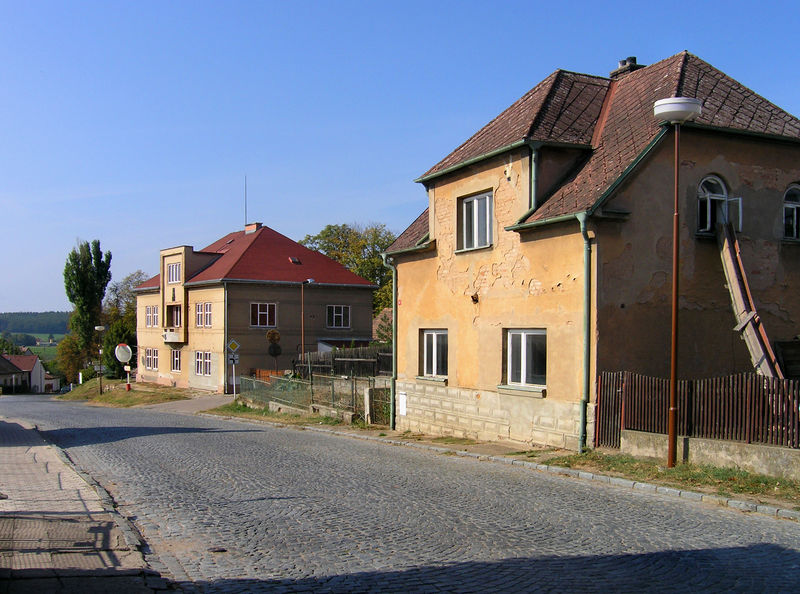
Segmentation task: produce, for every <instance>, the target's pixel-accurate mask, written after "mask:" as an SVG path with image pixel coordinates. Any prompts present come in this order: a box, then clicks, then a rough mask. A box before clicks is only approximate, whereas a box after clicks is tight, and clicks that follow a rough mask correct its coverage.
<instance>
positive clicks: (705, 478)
mask: <svg viewBox="0 0 800 594" xmlns="http://www.w3.org/2000/svg"><path fill="white" fill-rule="evenodd" d="M553 453H554V450H552V449H551V450H547V451H546V450H531V451H526V452H514V453H512V454H510V455H512V456H518V457H519V456H524V457H526V458H531V457H535V458H539V461H540V462H542V463H544V464H548V465H551V466H562V467H564V468H575V469H580V470H586V471H589V472H595V473H598V474H605V475H610V476H618V477H622V478H626V479H628V480H632V481H640V482H644V483H654V484H659V485H664V486H668V487H674V488H677V489H686V490H690V491H700V492H705V493H712V494H715V495H721V496H723V497H733V498H741V497H742V496H746V497H747V498H750V499H753V500H755V501H757V502H759V503H763V504H774V503H776V502H779V503H783V504H790V505H789V507H792V508H793V509H795V510H800V481H795V480H791V479H782V478H774V477H770V476H764V475H761V474H755V473H752V472H746V471H744V470H737V469H735V468H722V467H718V466H708V465H701V464H677V465H676V466H675V467H674V468H667V467H666V466H664V462H663V461H658V460H653V459H648V458H634V457H633V456H628V455H625V454H606V453H603V452H598V451H595V450H592V451H589V452H587V453H585V454H568V455H550V454H553Z"/></svg>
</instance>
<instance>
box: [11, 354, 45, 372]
mask: <svg viewBox="0 0 800 594" xmlns="http://www.w3.org/2000/svg"><path fill="white" fill-rule="evenodd" d="M3 357H5V358H6V359H7V360H8V361H11V363H13V364H14V365H15V366H16V367H17V368H18V369H19V370H20V371H33V367H34V365H36V362H37V361H38V360H39V357H38V355H6V354H5V353H3Z"/></svg>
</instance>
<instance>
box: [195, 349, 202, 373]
mask: <svg viewBox="0 0 800 594" xmlns="http://www.w3.org/2000/svg"><path fill="white" fill-rule="evenodd" d="M194 374H195V375H203V351H195V353H194Z"/></svg>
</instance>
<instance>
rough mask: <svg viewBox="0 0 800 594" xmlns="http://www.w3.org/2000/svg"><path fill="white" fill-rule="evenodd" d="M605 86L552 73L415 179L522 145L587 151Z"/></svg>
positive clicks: (598, 80) (570, 74) (593, 79)
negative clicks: (560, 144) (563, 145)
mask: <svg viewBox="0 0 800 594" xmlns="http://www.w3.org/2000/svg"><path fill="white" fill-rule="evenodd" d="M608 84H609V81H608V79H605V78H601V77H598V76H590V75H588V74H578V73H575V72H567V71H566V70H556V71H555V72H554V73H553V74H551V75H550V76H548V77H547V78H546V79H544V80H543V81H542V82H540V83H539V84H538V85H536V86H535V87H534V88H533V89H531V90H530V91H528V92H527V93H525V95H523V96H522V97H521V98H520V99H518V100H517V101H516V102H515V103H514V104H513V105H511V106H510V107H509V108H508V109H506V110H505V111H504V112H503V113H501V114H500V115H499V116H497V117H496V118H495V119H493V120H492V121H491V122H489V123H488V124H486V125H485V126H484V127H483V128H481V129H480V130H478V131H477V132H476V133H475V134H474V135H473V136H472V137H470V138H469V139H468V140H467V141H466V142H464V144H462V145H461V146H459V147H458V148H457V149H456V150H454V151H453V152H452V153H450V154H449V155H448V156H447V157H445V158H444V159H442V160H441V161H439V162H438V163H437V164H436V165H434V166H433V167H431V168H430V169H429V170H428V171H427V172H425V174H423V176H422V178H421V179H424V178H426V177H428V176H430V175H433V174H436V173H440V172H442V171H445V170H447V169H450V168H451V167H454V166H456V165H459V164H461V163H464V162H466V161H470V160H471V159H474V158H476V157H480V156H481V155H485V154H487V153H491V152H492V151H496V150H498V149H502V148H504V147H507V146H509V145H513V144H515V143H518V142H521V141H524V140H540V141H549V142H563V143H569V144H586V145H588V144H589V143H590V141H591V139H592V132H593V131H594V125H595V123H596V122H597V117H598V115H599V113H600V109H601V108H602V106H603V98H604V97H605V94H606V91H607V89H608Z"/></svg>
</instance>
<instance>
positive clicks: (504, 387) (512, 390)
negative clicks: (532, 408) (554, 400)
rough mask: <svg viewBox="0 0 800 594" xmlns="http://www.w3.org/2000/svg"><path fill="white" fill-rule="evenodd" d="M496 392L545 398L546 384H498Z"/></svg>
mask: <svg viewBox="0 0 800 594" xmlns="http://www.w3.org/2000/svg"><path fill="white" fill-rule="evenodd" d="M497 392H498V393H500V394H508V395H512V396H526V397H529V398H546V397H547V386H517V385H513V384H500V385H498V386H497Z"/></svg>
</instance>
